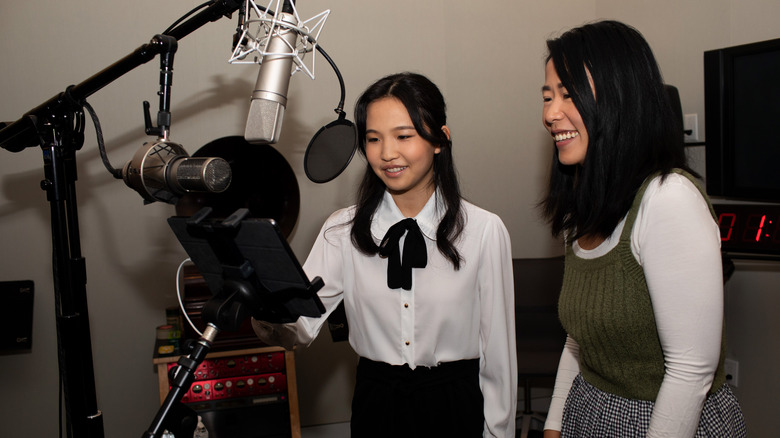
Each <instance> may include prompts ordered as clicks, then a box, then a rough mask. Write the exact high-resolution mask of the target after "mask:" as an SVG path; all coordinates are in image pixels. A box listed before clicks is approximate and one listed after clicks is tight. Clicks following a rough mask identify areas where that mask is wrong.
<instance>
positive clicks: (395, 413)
mask: <svg viewBox="0 0 780 438" xmlns="http://www.w3.org/2000/svg"><path fill="white" fill-rule="evenodd" d="M445 109H446V105H445V103H444V97H443V96H442V94H441V92H440V91H439V89H438V87H437V86H436V85H435V84H433V82H431V81H430V80H429V79H428V78H426V77H425V76H422V75H419V74H414V73H399V74H395V75H390V76H387V77H385V78H382V79H380V80H379V81H377V82H375V83H374V84H373V85H371V86H370V87H369V88H368V89H367V90H366V91H365V92H364V93H363V94H362V95H361V96H360V98H359V99H358V101H357V104H356V105H355V120H356V126H357V130H358V141H359V150H360V151H361V153H362V154H364V155H365V157H366V161H367V166H366V169H365V174H364V177H363V182H362V184H361V186H360V188H359V190H358V201H357V205H355V206H352V207H349V208H345V209H342V210H339V211H337V212H335V213H333V214H332V215H331V216H330V218H328V220H327V221H326V223H325V225H323V227H322V230H321V232H320V234H319V236H318V237H317V240H316V242H315V243H314V246H313V248H312V250H311V252H310V253H309V257H308V259H307V260H306V263H305V264H304V270H305V271H306V273H307V274H308V275H309V276H319V277H321V278H322V279H323V281H324V282H325V286H324V287H323V288H322V289H321V290H320V291H319V292H318V295H319V297H320V299H321V300H322V303H323V304H324V305H325V307H326V309H327V311H326V314H325V315H323V317H322V318H319V319H318V318H304V317H302V318H300V319H299V320H298V322H297V323H296V324H294V325H287V326H279V325H271V324H267V323H264V322H262V321H255V322H254V325H255V328H256V332H257V333H258V336H260V337H261V339H263V340H266V341H267V343H268V341H270V342H274V341H276V340H281V339H286V340H289V341H290V343H293V342H294V343H297V344H303V345H308V344H309V343H311V342H312V340H313V339H314V338H315V337H316V336H317V334H318V333H319V331H320V329H321V328H322V325H323V323H324V322H325V318H326V317H327V316H328V315H329V314H330V312H332V311H333V309H335V308H336V306H338V304H339V303H341V302H343V303H344V310H345V313H346V316H347V320H348V322H349V328H350V330H349V342H350V345H351V346H352V348H353V349H354V350H355V352H356V353H357V354H358V355H359V356H360V361H359V363H358V369H357V378H356V385H355V392H354V396H353V400H352V420H351V423H350V432H351V436H352V437H353V438H361V437H371V438H375V437H380V438H381V437H398V436H411V437H431V436H458V437H483V436H484V437H510V436H514V431H515V407H516V396H517V357H516V353H515V349H516V347H515V329H514V327H515V324H514V285H513V275H512V259H511V245H510V241H509V234H508V232H507V230H506V228H505V227H504V224H503V222H502V221H501V219H500V218H499V217H498V216H496V215H495V214H493V213H490V212H488V211H485V210H483V209H481V208H479V207H477V206H475V205H473V204H471V203H469V202H466V201H465V200H463V199H462V198H461V196H460V189H459V185H458V179H457V174H456V172H455V166H454V163H453V160H452V142H451V141H450V131H449V128H447V126H446V123H447V117H446V111H445Z"/></svg>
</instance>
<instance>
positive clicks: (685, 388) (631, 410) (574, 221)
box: [541, 21, 745, 438]
mask: <svg viewBox="0 0 780 438" xmlns="http://www.w3.org/2000/svg"><path fill="white" fill-rule="evenodd" d="M547 47H548V50H549V57H548V59H547V62H546V65H545V84H544V87H543V88H542V95H543V97H544V105H543V110H542V114H543V122H544V126H545V128H546V129H547V130H548V132H549V133H550V134H551V135H552V137H553V140H554V142H555V149H554V150H553V154H554V159H553V164H552V169H551V173H550V174H551V177H550V184H549V188H548V193H547V195H546V198H545V199H544V201H543V202H542V204H541V207H542V208H543V212H544V214H545V216H546V217H547V219H548V221H549V222H550V225H551V228H552V232H553V234H554V235H556V236H558V235H562V236H563V237H564V239H565V241H566V245H565V252H566V256H565V270H564V278H563V286H562V288H561V295H560V299H559V303H558V313H559V317H560V320H561V324H562V325H563V327H564V328H565V329H566V332H567V333H568V337H567V341H566V345H565V347H564V350H563V352H562V354H561V360H560V364H559V367H558V375H557V378H556V383H555V390H554V392H553V400H552V403H551V405H550V411H549V415H548V417H547V422H546V424H545V437H546V438H547V437H549V438H555V437H561V436H563V437H581V436H599V437H621V438H625V437H637V438H638V437H658V436H674V437H688V438H690V437H693V436H729V437H741V436H744V435H745V423H744V420H743V418H742V412H741V410H740V406H739V403H738V402H737V399H736V397H735V396H734V395H733V394H732V393H731V390H730V389H729V387H728V385H727V384H725V374H724V367H723V365H724V359H725V356H724V353H725V351H726V350H725V340H724V336H723V283H722V278H723V277H722V272H721V269H722V267H721V257H720V246H719V245H720V231H719V228H718V224H717V222H716V221H715V218H714V216H713V210H712V207H711V205H710V203H709V199H708V198H707V195H706V193H705V192H704V191H703V190H702V188H701V187H700V185H699V183H698V181H697V179H696V177H695V176H694V175H693V174H692V172H691V171H690V170H689V168H688V167H687V164H686V160H685V154H684V151H683V147H682V146H683V145H682V140H683V138H682V137H683V135H682V129H681V127H680V126H679V124H678V123H675V119H674V111H673V110H672V107H671V105H670V104H669V102H668V101H667V94H666V91H665V89H664V84H663V80H662V79H661V73H660V71H659V69H658V66H657V64H656V62H655V58H654V56H653V54H652V51H651V50H650V47H649V45H648V44H647V42H646V41H645V40H644V38H643V37H642V35H641V34H640V33H639V32H638V31H637V30H635V29H634V28H632V27H630V26H627V25H625V24H623V23H619V22H615V21H602V22H597V23H592V24H588V25H585V26H582V27H579V28H575V29H572V30H570V31H568V32H566V33H564V34H563V35H561V36H560V37H559V38H556V39H553V40H550V41H548V42H547ZM586 66H587V67H586ZM596 96H598V102H597V97H596Z"/></svg>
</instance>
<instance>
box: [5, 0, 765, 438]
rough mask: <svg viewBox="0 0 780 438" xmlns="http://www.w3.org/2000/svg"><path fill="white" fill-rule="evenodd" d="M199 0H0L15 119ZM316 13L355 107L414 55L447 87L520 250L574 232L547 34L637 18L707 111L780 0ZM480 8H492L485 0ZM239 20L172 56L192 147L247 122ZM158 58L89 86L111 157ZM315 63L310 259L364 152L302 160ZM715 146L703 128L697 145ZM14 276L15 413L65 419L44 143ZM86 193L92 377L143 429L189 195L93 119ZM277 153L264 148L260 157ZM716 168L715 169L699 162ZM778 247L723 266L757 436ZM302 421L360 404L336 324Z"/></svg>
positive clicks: (28, 174) (152, 405)
mask: <svg viewBox="0 0 780 438" xmlns="http://www.w3.org/2000/svg"><path fill="white" fill-rule="evenodd" d="M199 3H200V2H194V1H193V2H182V1H179V2H160V1H151V0H134V1H132V2H119V1H115V0H111V1H97V0H72V1H69V2H61V1H51V0H46V1H41V2H21V1H18V2H13V3H9V2H4V3H3V5H2V6H0V60H2V62H0V78H1V80H2V82H1V83H0V90H2V98H0V120H16V119H17V118H18V117H19V116H20V115H21V114H22V113H23V112H25V111H27V110H29V109H31V108H33V107H35V106H37V105H38V104H39V103H41V102H43V101H45V100H47V99H48V98H50V97H51V96H53V95H55V94H56V93H59V92H60V91H63V90H64V88H65V87H66V86H67V85H70V84H76V83H79V82H81V81H83V80H84V79H86V78H87V77H89V76H91V75H93V74H95V73H97V72H98V71H100V70H101V69H102V68H104V67H106V66H108V65H109V64H111V63H113V62H114V61H116V60H118V59H120V58H121V57H123V56H125V55H126V54H128V53H130V52H131V51H132V50H134V49H135V48H136V47H138V46H140V45H141V44H144V43H146V42H148V41H149V39H150V38H151V37H152V36H153V35H154V34H156V33H159V32H162V31H163V30H164V29H165V28H166V27H167V26H168V25H169V24H171V23H172V22H173V21H174V20H175V19H177V18H178V17H179V16H180V15H182V14H184V13H185V12H186V11H188V10H189V9H190V8H192V7H194V6H195V5H197V4H199ZM298 4H299V10H300V11H301V15H302V16H303V17H304V18H308V17H309V16H312V15H314V14H316V13H318V12H320V11H322V10H324V9H328V8H329V9H331V16H330V18H329V20H328V22H327V24H326V26H325V29H324V31H323V33H322V35H321V38H320V41H321V43H322V45H323V47H325V49H326V50H327V51H328V53H329V54H330V55H331V57H332V58H333V59H334V60H335V61H336V63H337V64H338V66H339V68H340V69H341V71H342V73H343V75H344V78H345V81H346V85H347V87H348V90H347V106H346V110H347V111H348V112H349V113H351V111H352V107H353V102H354V100H355V99H356V97H357V95H358V94H359V92H360V91H362V90H363V89H364V88H365V87H366V86H367V85H368V84H369V83H371V82H372V81H374V80H375V79H377V78H378V77H380V76H382V75H385V74H388V73H391V72H396V71H401V70H412V71H417V72H421V73H424V74H426V75H428V76H430V77H431V78H432V79H433V80H434V81H435V82H436V83H438V84H439V85H440V87H441V88H442V90H443V92H444V94H445V96H446V97H447V99H448V103H449V116H450V121H449V125H450V128H451V130H452V132H453V139H454V145H455V150H456V160H457V163H458V168H459V172H460V175H461V178H462V184H463V191H464V193H465V195H466V196H467V197H468V198H469V199H470V200H471V201H473V202H474V203H476V204H478V205H481V206H483V207H485V208H487V209H489V210H492V211H495V212H496V213H498V214H499V215H500V216H501V217H502V218H503V220H504V222H505V223H506V225H507V228H508V229H509V232H510V235H511V238H512V243H513V248H512V250H513V255H514V256H515V257H538V256H547V255H553V254H557V253H559V252H560V245H559V243H558V242H556V241H554V240H552V239H551V238H550V237H549V233H548V231H547V229H546V227H545V225H544V224H543V223H542V222H541V221H540V220H539V219H538V216H537V213H536V211H535V210H534V209H533V205H534V204H535V203H536V201H537V200H538V198H539V196H540V193H541V191H542V190H543V186H544V179H545V174H546V162H547V155H548V154H549V151H550V150H549V147H550V142H549V140H548V139H547V137H546V134H545V131H544V130H543V128H542V127H541V124H540V105H539V104H540V96H539V87H540V86H541V83H542V81H543V69H542V62H543V56H544V40H545V39H546V38H548V37H550V36H554V35H556V34H558V33H559V32H560V31H562V30H565V29H567V28H569V27H572V26H575V25H578V24H581V23H584V22H586V21H591V20H595V19H598V18H615V19H619V20H623V21H626V22H628V23H630V24H632V25H634V26H635V27H637V28H638V29H639V30H640V31H641V32H643V33H644V34H645V36H646V37H647V38H648V40H649V42H650V44H651V46H652V47H653V49H654V50H655V52H656V54H657V57H658V59H659V62H660V64H661V68H662V70H663V72H664V75H665V78H666V80H667V82H669V83H672V84H674V85H676V86H677V87H678V88H679V90H680V95H681V98H682V106H683V111H684V112H685V113H698V114H699V124H700V126H699V132H703V131H704V114H703V113H704V97H703V94H702V92H703V86H702V52H703V51H704V50H708V49H714V48H719V47H723V46H728V45H733V44H740V43H746V42H752V41H758V40H764V39H770V38H777V37H780V33H778V32H777V31H776V29H777V26H776V23H775V22H774V20H773V19H775V18H776V17H778V16H780V4H779V3H777V2H776V1H773V0H749V1H739V2H737V1H736V0H732V1H728V0H695V1H694V0H692V1H685V2H679V1H671V0H660V1H655V2H642V1H637V0H630V1H619V0H589V1H581V0H563V1H559V2H538V1H520V2H518V1H507V0H504V1H498V0H488V1H483V2H471V1H464V0H446V1H444V0H439V1H428V2H420V1H412V0H399V1H393V2H386V1H364V2H355V1H346V0H333V1H319V0H318V1H314V0H300V1H299V2H298ZM475 8H476V9H475ZM234 29H235V22H234V20H228V19H223V20H220V21H218V22H215V23H211V24H209V25H207V26H205V27H203V28H201V29H200V30H198V31H196V32H195V33H193V34H192V35H190V36H188V37H186V38H185V39H183V40H182V41H181V42H180V44H179V50H178V52H177V54H176V59H175V65H174V67H175V73H174V86H173V92H172V95H173V102H172V107H171V109H172V113H173V126H172V131H171V136H172V139H173V140H174V141H177V142H179V143H181V144H183V145H184V147H185V148H186V149H187V150H188V151H189V152H190V153H193V152H195V151H196V150H197V149H198V148H199V147H200V146H202V145H203V144H205V143H207V142H209V141H210V140H213V139H216V138H219V137H223V136H228V135H241V134H242V133H243V128H244V122H245V120H246V114H247V110H248V102H247V101H248V96H249V93H250V92H251V89H252V86H253V84H254V80H255V78H256V75H257V67H256V66H245V65H243V66H242V65H229V64H227V58H228V55H229V51H230V43H231V38H232V34H233V31H234ZM158 68H159V64H158V61H157V60H156V59H155V60H153V61H151V62H149V63H148V64H146V65H144V66H142V67H140V68H137V69H135V70H134V71H132V72H130V73H128V74H127V75H125V76H123V77H122V78H120V79H118V80H117V81H115V82H114V83H113V84H110V85H109V86H107V87H106V88H104V89H103V90H100V91H99V92H97V93H95V94H94V95H93V96H92V97H90V98H89V102H90V103H91V104H92V105H93V106H94V107H95V109H96V111H97V112H98V115H99V116H100V120H101V122H102V125H103V131H104V135H105V138H106V142H107V145H108V151H109V158H110V159H111V161H112V163H113V164H114V166H115V167H118V166H121V165H122V164H124V163H125V162H126V161H127V160H129V159H130V157H131V156H132V155H133V153H134V152H135V151H136V150H137V149H138V148H139V147H140V146H141V144H142V143H143V142H144V141H146V140H148V139H149V137H147V136H146V135H145V134H144V133H143V122H142V114H141V101H142V100H149V101H150V102H152V106H153V110H154V109H156V105H157V96H156V92H157V90H158ZM316 74H317V79H316V80H315V81H311V80H309V79H308V78H307V77H305V76H304V75H296V76H295V77H294V78H293V80H292V84H291V87H290V93H289V98H290V101H289V105H288V113H287V115H286V118H285V121H284V131H283V134H282V138H281V141H280V142H279V144H278V145H277V149H278V150H279V151H280V152H281V153H282V154H283V155H284V156H285V157H286V158H287V160H288V161H289V162H290V164H291V166H292V167H293V169H294V170H295V172H296V175H297V176H298V182H299V185H300V192H301V211H300V216H299V219H298V224H297V227H296V229H295V231H294V233H293V235H292V236H291V239H290V243H291V245H292V247H293V249H294V250H295V252H296V254H297V255H298V257H299V258H300V259H303V258H305V256H306V254H307V252H308V249H309V247H310V246H311V243H312V241H313V239H314V237H315V235H316V233H317V231H318V230H319V227H320V225H321V224H322V222H323V220H324V219H325V218H326V217H327V215H328V214H329V213H330V212H332V211H333V210H335V209H337V208H339V207H342V206H345V205H348V204H350V203H351V200H352V193H353V190H354V187H355V184H356V181H357V180H358V179H359V176H360V174H361V172H362V166H363V164H362V161H361V160H360V159H359V158H358V159H356V160H355V162H353V163H352V165H351V166H350V167H349V169H348V171H347V172H346V173H345V174H343V175H342V176H340V177H339V178H337V179H336V180H334V181H333V182H330V183H327V184H323V185H318V184H314V183H311V182H309V181H308V179H307V178H306V177H305V174H304V172H303V167H302V161H303V154H304V152H305V148H306V145H307V144H308V142H309V139H310V138H311V136H312V135H313V134H314V133H315V132H316V131H317V129H319V127H320V126H322V125H323V124H325V123H327V122H329V121H331V120H332V119H333V118H334V114H333V112H332V108H334V107H335V104H336V103H337V101H338V92H339V91H338V84H337V82H336V79H335V77H334V75H333V74H332V72H331V71H330V69H329V68H328V66H327V64H326V63H325V62H324V60H322V58H318V59H317V71H316ZM701 149H703V148H700V147H699V148H691V153H692V155H693V156H694V158H697V159H698V160H700V159H701V157H702V156H703V155H702V154H703V150H701ZM0 153H1V154H2V159H1V160H0V249H1V250H2V256H0V280H18V279H32V280H34V281H35V284H36V302H35V320H34V346H33V350H32V352H31V353H29V354H22V355H11V356H0V370H3V372H2V376H0V388H2V394H3V396H2V397H0V419H1V420H3V423H4V426H5V429H6V431H7V434H8V435H15V436H54V435H55V434H56V433H57V393H58V392H57V362H56V360H57V355H56V339H55V327H54V304H53V293H52V291H51V289H52V281H51V261H50V260H51V255H50V248H51V243H50V235H51V234H50V228H49V212H48V204H47V202H46V199H45V195H44V193H43V192H42V191H41V190H40V189H39V182H40V180H41V179H42V177H43V172H42V159H41V156H40V150H39V149H36V148H31V149H28V150H25V151H22V152H20V153H16V154H12V153H10V152H7V151H2V152H0ZM77 157H78V163H79V181H78V207H79V214H80V222H81V241H82V246H83V255H84V256H85V257H86V259H87V270H88V279H89V283H88V286H87V288H88V294H89V306H90V313H91V315H90V316H91V332H92V340H93V349H94V350H93V351H94V356H95V359H94V364H95V380H96V384H97V392H98V402H99V406H100V408H101V409H102V411H103V412H104V415H105V429H106V435H107V436H111V437H125V436H126V437H133V436H138V435H139V434H140V433H141V432H142V431H143V430H145V429H146V428H147V427H148V425H149V423H150V421H151V419H152V417H153V415H154V413H155V412H156V405H157V403H158V399H157V392H156V391H157V390H156V382H157V380H156V379H157V376H156V375H155V373H154V371H153V367H152V365H151V353H152V345H153V339H154V328H155V327H156V326H157V325H160V324H162V323H163V322H164V311H163V309H164V308H165V307H166V306H169V305H172V304H174V303H175V290H174V276H175V269H176V266H177V265H178V263H179V262H180V261H181V260H182V259H183V258H184V252H183V250H182V249H181V248H180V246H179V244H178V242H176V240H175V238H174V237H173V236H172V233H171V232H170V231H169V230H168V227H167V225H166V224H165V219H166V218H167V217H168V216H171V215H173V214H174V211H173V207H172V206H169V205H163V204H151V205H147V206H144V205H143V204H142V201H141V198H140V196H138V195H137V194H136V193H135V192H133V191H132V190H130V189H128V188H127V187H125V186H124V184H123V183H121V182H119V181H116V180H114V179H113V178H112V177H111V176H110V175H109V174H108V173H107V172H106V170H105V169H104V167H103V165H102V163H101V161H100V157H99V154H98V150H97V146H96V143H95V136H94V131H93V129H92V125H91V124H89V127H88V133H87V141H86V144H85V146H84V148H83V150H81V151H80V152H79V153H78V155H77ZM262 166H263V163H258V172H262V171H263V169H262ZM702 170H703V169H702ZM779 276H780V273H779V272H778V266H777V264H763V265H761V264H755V263H752V264H751V263H748V264H745V263H741V264H739V266H738V271H737V274H735V276H734V278H733V279H732V280H731V281H730V282H729V284H728V286H727V299H728V303H729V310H728V312H729V313H728V315H727V317H728V323H729V337H730V340H731V341H732V342H731V347H730V350H731V353H730V354H731V355H732V356H733V357H735V358H736V359H738V360H739V361H740V366H741V376H740V380H741V383H740V388H739V389H738V392H739V396H740V397H741V398H742V401H743V405H744V408H745V413H746V415H747V417H748V427H749V430H751V432H753V433H752V435H754V436H764V435H765V434H766V433H768V432H765V431H769V430H777V428H778V419H777V416H776V415H773V413H772V411H769V406H770V405H773V404H776V401H777V396H776V394H777V393H778V391H780V384H778V381H777V373H776V372H774V370H776V368H777V363H778V362H779V361H780V358H779V357H778V349H777V342H776V341H775V340H774V339H773V338H771V337H770V334H776V333H778V332H779V330H778V327H777V323H776V322H774V323H773V322H770V321H771V320H775V319H776V318H773V317H772V315H769V314H768V309H772V308H774V309H776V308H777V303H778V300H780V297H778V295H777V294H776V292H777V286H776V284H777V283H778V280H780V278H778V277H779ZM297 358H298V377H299V386H300V397H301V418H302V421H303V422H304V424H317V423H327V422H333V421H343V420H345V419H347V418H348V417H349V399H350V395H351V385H352V378H353V377H352V372H353V369H352V367H353V364H354V354H353V353H351V351H350V350H349V347H348V345H346V344H344V343H341V344H338V345H333V344H332V343H331V341H330V339H329V337H328V336H327V334H323V336H321V337H320V338H319V339H318V340H317V341H316V342H315V343H314V345H313V346H312V347H310V348H309V349H308V350H301V351H299V352H298V353H297Z"/></svg>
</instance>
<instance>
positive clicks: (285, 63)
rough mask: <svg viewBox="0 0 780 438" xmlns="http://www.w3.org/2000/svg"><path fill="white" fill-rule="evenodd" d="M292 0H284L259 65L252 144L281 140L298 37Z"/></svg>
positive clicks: (249, 134)
mask: <svg viewBox="0 0 780 438" xmlns="http://www.w3.org/2000/svg"><path fill="white" fill-rule="evenodd" d="M297 24H298V23H297V20H296V18H295V15H294V10H293V6H292V3H291V1H290V0H285V1H284V5H283V6H282V12H281V13H279V14H277V16H276V17H275V24H274V26H273V28H272V29H271V31H270V32H269V34H268V38H269V40H268V48H267V50H266V54H265V55H263V57H262V60H261V62H260V72H259V73H258V75H257V83H256V84H255V90H254V92H253V93H252V100H251V102H250V104H249V116H248V117H247V121H246V130H245V131H244V138H245V139H246V141H247V142H249V143H253V144H273V143H276V142H277V141H279V136H280V134H281V131H282V119H283V118H284V110H285V107H286V106H287V90H288V89H289V86H290V76H291V74H292V68H293V57H294V55H295V53H296V49H295V47H296V45H297V43H298V38H299V36H300V35H299V34H298V31H297V30H296V29H295V28H296V25H297Z"/></svg>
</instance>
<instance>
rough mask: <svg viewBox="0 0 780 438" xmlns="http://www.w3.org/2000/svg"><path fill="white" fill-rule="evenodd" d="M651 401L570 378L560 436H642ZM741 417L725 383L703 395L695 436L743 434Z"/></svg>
mask: <svg viewBox="0 0 780 438" xmlns="http://www.w3.org/2000/svg"><path fill="white" fill-rule="evenodd" d="M653 405H654V402H651V401H646V400H631V399H627V398H623V397H619V396H617V395H614V394H610V393H607V392H604V391H601V390H599V389H597V388H596V387H594V386H593V385H591V384H589V383H588V382H586V381H585V379H583V378H582V375H581V374H580V375H579V376H577V377H576V378H575V379H574V382H573V384H572V387H571V391H570V392H569V397H568V398H567V400H566V405H565V407H564V409H563V426H562V430H561V437H562V438H574V437H603V438H612V437H614V438H632V437H637V438H640V437H644V436H645V435H647V429H648V427H650V415H651V414H652V413H653ZM745 435H746V431H745V420H744V418H743V416H742V410H741V409H740V407H739V403H738V402H737V398H736V397H735V396H734V394H733V393H732V392H731V389H730V388H729V386H728V385H723V387H721V388H720V389H719V390H718V391H717V392H715V393H714V394H711V395H709V396H708V397H707V400H706V401H705V403H704V409H703V410H702V413H701V418H700V419H699V427H698V429H697V430H696V438H705V437H744V436H745Z"/></svg>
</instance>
